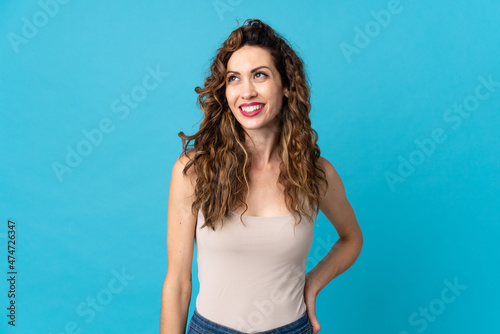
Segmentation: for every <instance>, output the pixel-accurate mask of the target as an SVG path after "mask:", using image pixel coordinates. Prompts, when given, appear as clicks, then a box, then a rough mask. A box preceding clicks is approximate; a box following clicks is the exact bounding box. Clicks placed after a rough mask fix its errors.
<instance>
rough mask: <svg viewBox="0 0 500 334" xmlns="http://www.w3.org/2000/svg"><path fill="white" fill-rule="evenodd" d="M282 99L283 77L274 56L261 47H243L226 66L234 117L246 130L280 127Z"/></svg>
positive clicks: (229, 98)
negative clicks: (277, 116) (279, 116)
mask: <svg viewBox="0 0 500 334" xmlns="http://www.w3.org/2000/svg"><path fill="white" fill-rule="evenodd" d="M283 96H286V97H288V90H287V89H286V88H283V87H282V83H281V77H280V74H279V72H278V70H277V69H276V67H275V66H274V63H273V60H272V57H271V54H270V53H269V52H268V51H267V50H265V49H263V48H261V47H258V46H248V45H246V46H243V47H241V48H240V49H238V50H237V51H235V52H234V53H233V54H232V55H231V58H229V61H228V63H227V75H226V99H227V102H228V104H229V108H230V109H231V112H232V113H233V115H234V117H236V119H237V120H238V122H239V123H240V124H241V126H242V127H244V128H245V129H259V128H266V127H267V128H270V129H273V130H275V129H276V127H277V126H278V125H279V120H278V118H276V115H278V114H279V113H280V111H281V106H282V103H283Z"/></svg>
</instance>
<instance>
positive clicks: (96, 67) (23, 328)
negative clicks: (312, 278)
mask: <svg viewBox="0 0 500 334" xmlns="http://www.w3.org/2000/svg"><path fill="white" fill-rule="evenodd" d="M220 2H222V3H223V4H225V5H226V6H227V7H225V10H220V9H219V10H218V9H217V6H215V5H214V2H212V1H168V2H167V1H155V0H150V1H147V2H138V1H121V2H102V1H95V0H93V1H69V2H68V3H66V4H59V5H58V7H57V8H56V7H54V5H52V6H49V5H46V6H44V5H43V4H51V3H52V4H53V1H51V0H42V1H41V2H40V3H38V2H36V1H25V2H14V1H12V2H6V1H3V2H2V3H1V4H0V18H1V19H0V34H1V36H2V39H1V47H0V60H1V61H0V107H1V110H0V117H1V118H0V136H1V140H0V159H1V163H0V187H1V191H0V213H1V227H0V243H1V245H0V250H1V252H2V253H3V254H2V255H0V258H1V259H2V263H1V264H0V266H1V268H2V275H1V277H3V278H2V279H1V284H0V295H1V296H2V298H0V302H1V303H2V304H1V307H0V309H1V310H3V311H1V314H0V316H1V317H0V319H2V320H1V322H0V331H1V332H2V333H23V334H29V333H37V334H39V333H47V334H48V333H53V334H55V333H63V332H64V331H65V327H66V326H68V328H71V326H73V328H75V329H79V330H80V331H81V333H139V334H142V333H158V331H159V318H160V302H161V289H162V284H163V279H164V277H165V274H166V270H167V253H166V229H167V202H168V189H169V183H170V176H171V170H172V166H173V164H174V161H175V160H176V159H177V157H178V156H179V154H180V150H181V140H180V138H179V137H178V136H177V133H178V132H179V131H184V132H185V133H186V134H193V133H194V132H195V131H196V129H197V127H198V126H199V123H198V122H199V121H200V120H201V116H202V114H201V112H200V111H199V110H198V109H197V107H196V105H195V99H196V97H197V95H196V93H195V92H194V87H195V86H198V85H202V83H203V79H204V76H205V72H206V71H207V70H208V66H209V64H210V59H211V57H212V56H213V55H214V53H215V50H216V49H217V48H218V47H219V46H220V44H221V43H222V42H223V41H224V40H225V39H226V38H227V36H228V35H229V33H230V32H231V31H232V30H233V29H235V28H236V27H237V23H236V21H235V20H236V19H239V20H240V23H242V22H243V20H244V19H246V18H259V19H261V20H263V21H264V22H266V23H268V24H270V25H271V26H272V27H273V28H275V29H276V30H277V31H278V32H279V33H281V34H282V35H283V36H285V37H286V38H287V39H288V40H289V41H290V42H291V43H292V45H293V47H294V48H295V49H296V50H297V52H298V53H299V54H300V55H301V57H302V58H303V60H304V62H305V64H306V69H307V71H308V74H309V77H310V79H311V83H312V86H311V91H312V106H313V107H312V112H311V119H312V122H313V128H314V129H316V130H317V131H318V133H319V144H320V147H321V153H322V156H324V157H325V158H327V159H328V160H329V161H330V162H331V163H332V164H333V165H334V166H335V168H336V169H337V171H338V172H339V174H340V176H341V177H342V180H343V181H344V185H345V187H346V191H347V196H348V199H349V200H350V202H351V204H352V206H353V208H354V210H355V212H356V215H357V218H358V221H359V223H360V225H361V228H362V230H363V232H364V237H365V244H364V247H363V250H362V253H361V255H360V257H359V258H358V260H357V262H356V263H355V264H354V265H353V266H352V267H351V268H350V269H349V270H347V271H346V272H345V273H343V274H342V275H340V276H338V277H337V278H336V279H334V280H333V281H332V282H331V283H330V284H329V285H327V286H326V287H325V288H324V289H323V290H322V291H321V292H320V294H319V296H318V299H317V316H318V320H319V322H320V324H321V326H322V330H321V332H322V333H336V334H340V333H370V334H374V333H383V334H387V333H394V334H407V333H411V334H413V333H422V332H425V333H429V334H431V333H498V332H499V330H500V325H499V323H498V321H495V320H494V316H497V315H498V313H499V311H500V306H499V300H500V294H499V289H498V281H499V278H500V277H499V276H500V275H499V270H498V268H499V264H500V261H499V260H500V259H499V254H500V252H499V250H500V249H499V246H498V236H499V235H500V234H499V232H500V226H499V217H500V210H499V206H498V202H499V200H500V192H499V186H500V180H499V176H498V172H499V166H500V153H499V149H498V129H499V128H500V112H499V111H500V86H498V84H497V86H494V85H493V86H491V87H490V89H491V91H489V90H488V88H487V87H485V86H484V85H483V86H482V87H480V88H478V89H479V91H480V92H481V93H482V94H483V95H484V94H487V95H488V96H487V97H484V99H483V100H478V99H476V98H475V94H476V90H475V89H476V87H478V86H480V85H482V84H481V79H480V78H481V77H482V78H484V79H488V77H489V76H490V77H491V80H492V81H494V82H497V83H498V82H500V62H499V56H500V39H499V36H500V35H499V33H498V32H499V31H500V20H498V13H499V12H500V2H497V1H481V2H472V1H464V0H462V1H451V0H446V1H410V0H402V1H401V2H399V4H398V5H397V6H396V3H394V2H392V1H378V0H377V1H364V2H355V3H353V2H351V1H337V2H330V1H316V2H307V3H305V2H303V1H248V0H246V1H241V0H232V1H229V0H221V1H220ZM220 2H219V6H221V5H220ZM47 6H48V7H47ZM388 6H389V7H390V8H391V9H392V10H393V13H391V12H389V13H391V17H390V20H388V19H387V16H386V17H385V18H386V20H385V21H384V22H382V21H381V22H382V23H384V24H383V25H381V24H380V23H376V22H377V21H376V19H375V17H376V16H377V13H380V11H381V10H387V8H388ZM391 6H392V7H391ZM43 7H45V9H43ZM372 11H373V12H372ZM44 12H50V13H51V14H52V15H49V14H44ZM396 12H397V13H396ZM374 13H375V14H374ZM44 19H45V20H44ZM379 19H380V17H379ZM27 22H28V23H27ZM30 22H31V23H30ZM33 22H36V23H37V24H38V25H39V26H38V27H37V26H34V27H35V30H33V29H32V30H31V31H30V30H29V27H27V26H28V25H29V24H33ZM377 27H378V28H377ZM357 29H358V30H357ZM365 29H368V30H365ZM369 29H372V30H369ZM359 31H362V33H363V32H364V34H367V33H368V34H369V35H366V36H365V38H364V39H363V37H362V36H360V33H359ZM23 32H24V36H29V38H27V37H23ZM23 38H24V39H23ZM21 40H22V41H23V42H20V41H21ZM16 41H17V42H16ZM356 42H357V44H356ZM363 43H364V44H363ZM346 45H349V46H350V48H351V49H350V50H354V48H356V49H355V50H356V51H355V52H354V51H352V53H350V54H349V53H346V52H344V51H345V50H344V51H343V47H344V48H345V47H346ZM157 68H158V69H159V70H160V71H161V72H162V73H163V77H161V78H160V80H159V82H157V86H156V87H155V88H154V89H151V90H147V91H146V90H144V89H143V88H141V85H143V79H144V78H145V76H146V75H147V74H148V69H150V70H151V69H152V70H155V69H157ZM165 73H168V75H167V74H165ZM153 82H154V81H150V82H149V83H150V84H152V83H153ZM132 91H134V92H135V94H140V93H141V92H142V93H144V92H146V94H147V96H143V97H144V99H143V100H141V101H140V102H138V103H137V105H136V106H135V107H134V108H128V109H129V113H128V114H125V111H124V110H125V109H127V108H126V107H125V108H124V106H125V104H124V103H123V102H120V99H121V98H122V94H129V95H130V94H131V92H132ZM483 95H482V96H483ZM137 96H138V95H137ZM117 99H118V100H117ZM474 102H478V104H477V105H473V103H474ZM113 103H115V105H114V108H113V106H112V105H113ZM464 103H469V106H468V108H469V109H471V111H470V112H469V116H468V117H464V116H459V114H458V113H453V114H451V112H452V111H451V110H452V109H453V105H454V104H462V105H463V104H464ZM118 107H121V108H122V109H121V112H116V111H117V110H118V109H117V108H118ZM446 116H448V117H451V116H453V117H454V118H453V121H452V122H450V119H449V118H448V120H446ZM106 119H107V120H108V126H111V128H112V130H110V131H108V133H104V134H103V137H102V139H101V141H96V143H98V145H93V146H91V147H89V146H85V142H84V141H85V140H86V137H85V135H84V134H83V132H82V131H84V130H86V131H91V130H92V129H97V128H98V127H99V125H100V123H101V122H103V120H104V122H106ZM436 129H437V130H436ZM439 129H442V130H439ZM108 130H109V129H108ZM433 131H434V132H435V131H442V133H443V135H442V136H441V137H440V141H439V142H438V141H436V139H432V138H433V137H432V133H433ZM94 133H95V132H94ZM431 139H432V140H434V148H433V149H431V148H432V144H428V145H429V146H427V147H428V150H427V154H424V153H425V152H424V153H422V150H423V149H420V148H419V146H418V145H417V144H416V142H415V141H424V142H427V143H429V141H430V140H431ZM96 140H97V139H96ZM78 145H83V146H80V148H81V149H82V150H84V151H85V149H86V150H87V153H89V154H88V155H87V156H82V159H81V161H79V162H78V163H76V162H75V164H74V165H75V167H74V168H71V172H67V173H64V174H63V175H62V177H58V176H57V173H56V172H55V171H54V168H53V164H54V163H55V162H56V163H60V164H66V156H67V154H68V147H69V149H70V150H71V149H73V150H76V149H77V147H78ZM419 150H420V153H419ZM410 159H411V161H412V162H408V161H410ZM402 161H403V162H402ZM404 161H407V162H406V163H405V162H404ZM409 164H411V166H412V168H413V170H411V169H410V170H406V174H404V173H405V170H404V167H401V168H402V169H401V168H400V165H402V166H403V165H405V166H406V168H407V169H408V168H409V167H408V166H409ZM398 169H400V170H399V171H398ZM390 173H392V174H390ZM398 174H399V177H400V178H399V179H398V181H397V182H396V183H394V184H392V185H391V182H390V181H388V175H392V176H395V175H398ZM8 219H11V220H14V221H15V222H16V231H17V232H16V238H17V243H16V246H17V250H16V254H15V255H16V266H17V267H16V270H17V271H18V275H17V282H16V289H17V295H16V305H17V309H16V311H17V313H16V315H17V318H16V327H15V328H11V326H7V317H6V314H7V310H6V307H7V306H8V302H9V299H8V298H7V290H8V285H7V280H6V278H7V276H8V275H7V274H6V272H7V270H8V269H7V261H6V260H7V246H6V241H7V221H8ZM318 223H319V226H317V229H316V230H315V237H314V243H313V246H312V250H311V254H310V256H309V265H314V264H316V263H317V262H318V261H319V259H321V257H322V256H324V255H325V254H326V252H327V250H328V249H327V248H328V247H329V246H331V244H333V242H335V241H336V239H337V238H338V235H337V234H336V232H335V229H334V228H333V227H332V225H331V224H330V223H329V222H328V220H326V218H325V216H324V215H322V214H320V217H319V221H318ZM325 245H326V246H325ZM327 246H328V247H327ZM122 271H124V272H125V275H126V277H128V278H127V279H126V280H125V283H122V286H121V289H118V287H119V286H120V284H118V283H117V282H118V281H116V280H115V279H114V277H116V274H117V273H121V272H122ZM193 277H196V278H197V271H196V253H195V258H194V259H193ZM454 281H456V282H458V284H459V285H461V286H462V288H461V290H459V291H458V292H457V293H456V294H453V293H451V292H450V291H448V290H444V289H446V288H447V282H449V284H453V282H454ZM109 284H114V285H112V286H114V291H115V292H116V291H117V290H120V291H119V292H116V293H115V292H112V293H110V292H109V291H110V288H109ZM197 291H198V285H197V279H195V285H194V288H193V294H192V301H191V305H190V310H189V316H191V315H192V312H193V311H194V306H195V298H196V295H197ZM443 291H444V292H445V293H446V294H445V296H446V297H447V298H451V297H453V296H454V298H453V299H454V300H453V301H452V302H446V303H444V302H443V297H442V294H441V293H442V292H443ZM97 297H99V298H100V300H101V301H105V305H104V304H102V303H101V304H100V305H99V307H100V308H99V311H94V315H93V317H92V316H91V315H90V314H91V312H90V311H89V310H91V308H90V307H89V306H88V304H87V303H88V301H89V300H92V298H94V299H95V298H97ZM447 300H448V299H447ZM86 304H87V305H86ZM78 307H81V309H80V311H82V312H83V313H84V314H85V315H81V314H78V312H77V309H78ZM440 307H441V308H440ZM423 308H427V309H429V310H430V311H429V314H431V315H433V317H432V318H430V317H429V318H427V320H424V319H426V318H425V317H424V316H422V315H420V314H419V313H420V312H421V310H422V309H423ZM82 312H80V313H82ZM85 312H86V313H85ZM415 312H416V316H415ZM412 317H415V318H413V321H412V320H410V319H411V318H412ZM72 323H73V324H72Z"/></svg>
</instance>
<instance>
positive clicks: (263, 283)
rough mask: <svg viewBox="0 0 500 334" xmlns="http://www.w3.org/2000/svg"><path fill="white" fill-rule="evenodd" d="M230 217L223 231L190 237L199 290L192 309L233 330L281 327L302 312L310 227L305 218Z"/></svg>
mask: <svg viewBox="0 0 500 334" xmlns="http://www.w3.org/2000/svg"><path fill="white" fill-rule="evenodd" d="M242 220H243V223H244V225H243V224H242V223H241V222H240V214H238V213H235V212H232V214H231V216H229V217H226V218H223V226H222V227H220V226H219V228H218V229H217V230H216V231H213V230H212V229H210V228H209V227H208V226H205V227H204V228H200V227H201V226H202V225H203V224H204V223H205V218H204V217H203V213H202V211H201V208H200V210H199V211H198V219H197V226H196V233H195V242H196V254H197V262H198V280H199V282H200V289H199V293H198V296H197V297H196V310H197V312H198V313H199V314H200V315H201V316H203V317H204V318H206V319H208V320H210V321H213V322H215V323H218V324H220V325H222V326H226V327H229V328H231V329H233V330H237V331H241V332H245V333H256V332H262V331H266V330H270V329H273V328H276V327H280V326H284V325H286V324H289V323H291V322H294V321H295V320H297V319H299V318H300V317H301V316H302V315H303V314H304V312H305V311H306V305H305V303H304V295H303V293H304V284H305V270H306V264H307V255H308V254H309V251H310V249H311V245H312V241H313V232H314V226H313V224H312V222H311V221H310V220H309V219H308V218H307V216H304V215H303V216H302V222H301V223H300V224H299V225H298V226H296V227H295V233H294V228H293V225H294V222H295V221H294V216H293V215H292V214H288V215H286V216H274V217H258V216H246V215H243V216H242Z"/></svg>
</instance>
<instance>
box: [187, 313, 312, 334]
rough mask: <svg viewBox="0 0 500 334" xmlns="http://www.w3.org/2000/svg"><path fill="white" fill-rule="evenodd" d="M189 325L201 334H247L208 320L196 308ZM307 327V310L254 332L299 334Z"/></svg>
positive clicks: (261, 333)
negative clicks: (283, 323) (293, 319)
mask: <svg viewBox="0 0 500 334" xmlns="http://www.w3.org/2000/svg"><path fill="white" fill-rule="evenodd" d="M189 326H190V327H193V329H194V330H197V331H199V332H201V333H203V334H247V333H245V332H240V331H238V330H236V329H233V328H229V327H227V326H224V325H221V324H218V323H216V322H213V321H211V320H208V319H207V318H205V317H203V316H202V315H201V314H199V313H198V310H197V309H196V308H195V310H194V313H193V316H192V317H191V321H190V322H189ZM309 327H310V322H309V319H308V318H307V312H304V314H302V316H301V317H300V318H299V319H297V320H295V321H294V322H291V323H289V324H286V325H283V326H280V327H277V328H274V329H270V330H267V331H263V332H258V333H255V334H299V333H306V330H307V329H308V328H309ZM189 333H191V331H189V330H188V334H189ZM307 333H308V332H307Z"/></svg>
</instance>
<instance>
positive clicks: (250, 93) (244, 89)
mask: <svg viewBox="0 0 500 334" xmlns="http://www.w3.org/2000/svg"><path fill="white" fill-rule="evenodd" d="M255 95H256V92H255V87H254V85H253V83H252V82H250V81H248V80H247V81H244V82H243V84H242V85H241V97H243V98H245V99H249V98H252V97H254V96H255Z"/></svg>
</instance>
